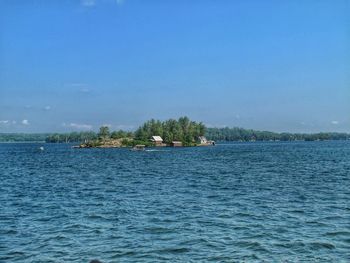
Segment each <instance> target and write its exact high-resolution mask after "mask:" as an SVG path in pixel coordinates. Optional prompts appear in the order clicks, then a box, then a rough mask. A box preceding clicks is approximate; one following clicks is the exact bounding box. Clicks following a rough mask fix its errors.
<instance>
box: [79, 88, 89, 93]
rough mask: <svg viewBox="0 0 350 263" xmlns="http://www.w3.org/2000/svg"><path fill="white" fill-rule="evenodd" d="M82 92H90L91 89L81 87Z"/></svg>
mask: <svg viewBox="0 0 350 263" xmlns="http://www.w3.org/2000/svg"><path fill="white" fill-rule="evenodd" d="M80 92H82V93H89V92H90V90H89V89H88V88H83V89H80Z"/></svg>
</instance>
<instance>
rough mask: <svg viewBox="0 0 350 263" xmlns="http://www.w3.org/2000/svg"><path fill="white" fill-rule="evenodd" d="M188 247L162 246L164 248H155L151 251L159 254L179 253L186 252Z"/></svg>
mask: <svg viewBox="0 0 350 263" xmlns="http://www.w3.org/2000/svg"><path fill="white" fill-rule="evenodd" d="M189 251H190V249H189V248H186V247H179V248H164V249H157V250H153V251H151V252H152V253H157V254H158V253H159V254H168V253H169V254H180V253H187V252H189Z"/></svg>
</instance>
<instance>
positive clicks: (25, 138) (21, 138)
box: [0, 133, 50, 142]
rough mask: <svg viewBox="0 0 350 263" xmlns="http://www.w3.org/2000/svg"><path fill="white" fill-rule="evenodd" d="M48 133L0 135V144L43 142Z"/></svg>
mask: <svg viewBox="0 0 350 263" xmlns="http://www.w3.org/2000/svg"><path fill="white" fill-rule="evenodd" d="M49 135H50V134H48V133H0V142H43V141H45V139H46V137H47V136H49Z"/></svg>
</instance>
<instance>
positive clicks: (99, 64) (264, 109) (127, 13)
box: [0, 0, 350, 132]
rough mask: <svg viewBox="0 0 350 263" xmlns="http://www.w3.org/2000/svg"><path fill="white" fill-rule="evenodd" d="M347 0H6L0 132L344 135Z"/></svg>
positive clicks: (348, 103)
mask: <svg viewBox="0 0 350 263" xmlns="http://www.w3.org/2000/svg"><path fill="white" fill-rule="evenodd" d="M349 14H350V1H347V0H344V1H342V0H329V1H325V0H317V1H316V0H308V1H301V0H289V1H288V0H287V1H279V0H278V1H277V0H276V1H274V0H266V1H260V0H255V1H254V0H244V1H243V0H241V1H240V0H236V1H228V0H222V1H209V0H202V1H199V0H198V1H197V0H194V1H185V0H177V1H175V0H174V1H170V0H168V1H160V0H153V1H152V0H149V1H144V0H139V1H137V0H82V1H79V0H76V1H74V0H70V1H68V0H60V1H54V0H52V1H44V0H26V1H25V0H2V1H0V132H69V131H86V130H95V131H96V130H98V128H99V127H100V126H101V125H108V126H110V128H111V129H112V130H117V129H125V130H133V129H136V128H137V127H138V126H139V125H140V124H142V123H143V122H144V121H146V120H148V119H151V118H154V119H160V120H165V119H168V118H178V117H180V116H184V115H186V116H188V117H189V118H191V119H193V120H195V121H202V122H203V123H205V124H206V125H207V126H208V127H225V126H228V127H236V126H238V127H243V128H251V129H258V130H270V131H277V132H319V131H337V132H350V16H349Z"/></svg>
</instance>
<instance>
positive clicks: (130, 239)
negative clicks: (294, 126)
mask: <svg viewBox="0 0 350 263" xmlns="http://www.w3.org/2000/svg"><path fill="white" fill-rule="evenodd" d="M40 146H44V147H45V150H44V151H40V150H39V147H40ZM0 190H1V192H0V205H1V211H0V262H82V263H85V262H89V261H90V260H92V259H95V258H96V259H99V260H101V261H102V262H103V263H105V262H158V261H169V262H350V142H349V141H338V142H290V143H277V142H275V143H232V144H224V145H217V146H215V147H197V148H176V149H173V148H161V149H159V150H157V151H145V152H133V151H129V150H128V149H71V145H67V144H51V145H50V144H0Z"/></svg>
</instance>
